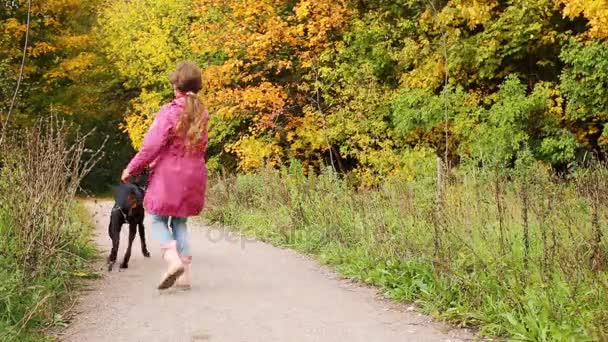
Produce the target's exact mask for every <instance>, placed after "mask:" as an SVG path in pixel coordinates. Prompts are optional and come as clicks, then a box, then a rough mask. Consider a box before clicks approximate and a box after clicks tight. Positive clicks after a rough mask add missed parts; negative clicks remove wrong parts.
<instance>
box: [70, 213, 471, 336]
mask: <svg viewBox="0 0 608 342" xmlns="http://www.w3.org/2000/svg"><path fill="white" fill-rule="evenodd" d="M110 207H111V204H110V203H107V202H105V203H98V204H93V203H92V202H91V203H90V204H89V205H88V208H89V210H90V211H91V212H92V214H93V215H94V220H95V223H96V226H97V232H96V241H97V242H98V244H99V245H100V247H101V250H102V251H103V253H104V255H105V253H106V252H107V251H108V249H109V247H110V241H109V239H108V238H107V234H106V232H107V226H108V212H109V209H110ZM190 227H191V241H192V245H193V252H194V255H193V259H194V262H193V278H194V287H193V289H192V290H191V291H189V292H182V291H177V290H170V291H169V292H166V293H159V292H158V291H157V290H156V289H155V286H156V284H157V281H158V280H159V277H160V274H161V272H162V269H163V265H162V263H161V260H160V257H159V254H158V249H157V248H155V247H156V244H155V243H154V241H150V238H148V245H149V248H150V251H151V252H152V258H151V259H144V258H143V257H142V256H141V253H140V252H139V242H138V239H136V242H135V245H134V253H133V257H132V258H131V262H130V268H129V269H128V270H126V271H122V272H118V271H114V272H113V273H111V274H107V273H106V272H104V271H102V272H104V274H105V276H104V279H103V280H100V281H95V282H94V283H93V286H94V287H93V288H92V289H90V290H91V291H88V293H87V294H85V295H84V296H83V299H82V300H81V302H80V303H79V304H78V305H77V311H76V312H77V315H76V319H75V321H74V322H73V323H72V325H71V326H70V327H69V328H68V329H67V331H66V332H65V334H64V335H63V336H62V338H61V340H62V341H74V342H76V341H77V342H86V341H145V342H155V341H172V342H173V341H178V342H181V341H183V342H191V341H227V342H233V341H247V342H254V341H260V342H271V341H281V342H283V341H284V342H292V341H293V342H295V341H306V342H308V341H340V342H341V341H362V342H372V341H462V340H465V339H466V338H467V337H469V335H467V334H466V333H465V332H463V331H450V330H449V328H446V327H445V326H444V325H441V324H438V323H433V322H431V321H430V320H429V319H428V318H427V317H424V316H422V315H419V314H417V313H415V312H409V311H408V310H407V309H406V308H401V307H399V306H396V305H393V304H390V303H387V302H386V301H383V300H380V299H378V298H377V296H376V295H375V293H374V291H373V290H371V289H368V288H364V287H360V286H357V285H354V284H352V283H350V282H348V281H345V280H340V279H339V277H337V276H336V275H335V274H333V273H332V272H330V271H328V270H327V269H325V268H323V267H320V266H319V265H318V264H317V263H316V262H314V261H312V260H310V259H309V258H307V257H304V256H300V255H298V254H296V253H294V252H291V251H288V250H282V249H279V248H275V247H273V246H270V245H267V244H264V243H260V242H251V241H241V240H240V239H238V238H233V239H229V238H227V236H226V234H225V233H221V232H220V231H219V230H213V229H209V228H206V227H204V226H203V225H201V224H198V223H191V225H190ZM125 228H126V226H125ZM146 228H147V231H149V223H148V226H147V227H146ZM125 233H126V229H124V228H123V238H122V240H121V252H120V254H119V256H120V257H121V258H122V255H123V251H124V248H125V243H124V241H126V235H125ZM148 235H150V234H149V233H148ZM233 237H234V236H233ZM100 268H101V266H100Z"/></svg>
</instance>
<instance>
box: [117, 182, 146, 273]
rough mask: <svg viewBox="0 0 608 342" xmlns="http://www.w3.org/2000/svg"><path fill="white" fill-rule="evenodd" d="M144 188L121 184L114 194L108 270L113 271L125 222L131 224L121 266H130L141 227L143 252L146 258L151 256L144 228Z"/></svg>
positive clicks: (140, 235) (140, 234) (140, 236)
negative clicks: (132, 248)
mask: <svg viewBox="0 0 608 342" xmlns="http://www.w3.org/2000/svg"><path fill="white" fill-rule="evenodd" d="M144 193H145V192H144V189H143V188H142V187H141V186H139V185H136V184H121V185H120V186H118V187H117V188H116V193H115V196H114V199H115V204H114V208H112V213H111V216H110V226H109V227H108V234H109V235H110V239H112V250H111V251H110V256H109V257H108V271H112V267H113V266H114V263H116V256H117V254H118V243H119V242H120V230H121V229H122V225H123V224H125V223H128V224H129V246H128V247H127V251H126V252H125V257H124V259H123V261H122V263H121V264H120V268H128V267H129V259H130V258H131V246H132V245H133V240H134V239H135V234H136V233H137V228H139V238H140V240H141V252H142V253H143V255H144V256H145V257H146V258H149V257H150V252H148V248H147V247H146V233H145V230H144V207H143V198H144Z"/></svg>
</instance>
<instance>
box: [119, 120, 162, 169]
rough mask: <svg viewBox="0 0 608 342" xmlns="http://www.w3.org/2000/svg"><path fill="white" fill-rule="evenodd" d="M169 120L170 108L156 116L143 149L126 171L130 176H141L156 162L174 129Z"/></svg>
mask: <svg viewBox="0 0 608 342" xmlns="http://www.w3.org/2000/svg"><path fill="white" fill-rule="evenodd" d="M169 118H170V115H169V108H167V109H164V110H161V111H160V112H159V113H158V114H157V115H156V117H155V118H154V122H153V123H152V126H151V127H150V130H149V131H148V133H146V136H145V138H144V142H143V144H142V146H141V149H140V150H139V152H137V154H136V155H135V157H133V159H132V160H131V162H130V163H129V166H127V168H126V170H125V172H126V173H127V174H128V175H129V176H136V175H139V174H140V173H141V172H142V171H143V170H144V168H145V167H146V166H148V165H150V163H152V162H153V161H155V160H156V158H157V157H158V155H159V153H160V151H161V150H162V148H163V147H164V146H165V145H166V144H167V141H168V140H169V136H170V134H171V129H172V128H173V124H172V122H171V121H170V120H169Z"/></svg>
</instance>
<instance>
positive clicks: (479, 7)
mask: <svg viewBox="0 0 608 342" xmlns="http://www.w3.org/2000/svg"><path fill="white" fill-rule="evenodd" d="M450 5H451V6H454V7H455V8H456V9H457V10H458V13H459V14H460V16H462V18H464V19H465V20H466V22H467V25H468V26H469V28H470V29H473V28H475V27H476V26H477V25H483V24H485V23H486V22H487V21H488V20H490V19H491V17H492V10H493V9H494V8H495V7H496V6H498V1H497V0H457V1H452V2H451V4H450Z"/></svg>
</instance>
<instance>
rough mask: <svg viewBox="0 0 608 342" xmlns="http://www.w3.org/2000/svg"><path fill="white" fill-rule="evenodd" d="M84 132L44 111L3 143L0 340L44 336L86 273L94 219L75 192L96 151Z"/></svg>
mask: <svg viewBox="0 0 608 342" xmlns="http://www.w3.org/2000/svg"><path fill="white" fill-rule="evenodd" d="M85 140H86V135H85V136H81V135H79V134H78V133H74V131H73V130H72V129H71V128H70V127H68V126H66V125H64V124H63V123H62V122H59V121H56V120H55V119H54V118H49V119H43V120H41V121H40V123H39V124H38V125H36V126H33V127H30V128H28V129H26V130H14V131H12V132H11V133H10V134H9V135H8V136H7V139H6V140H5V141H4V142H3V144H2V145H0V156H1V158H0V199H1V201H0V341H45V340H49V339H50V338H48V337H45V333H46V332H48V331H49V329H53V328H56V327H61V326H63V325H65V324H66V318H65V316H64V315H63V312H64V311H65V310H66V309H67V305H69V303H71V302H72V301H71V300H70V299H71V298H70V297H71V295H72V294H73V290H74V289H75V286H76V284H77V280H78V279H79V278H83V277H89V276H90V273H88V265H89V261H90V260H91V258H93V256H95V255H96V252H95V249H94V246H93V244H91V242H90V241H91V239H90V238H91V236H90V234H91V232H92V229H91V227H92V225H91V222H90V221H89V219H88V215H87V213H86V212H85V210H84V208H83V207H82V206H81V204H80V203H79V202H78V201H77V200H76V194H77V192H78V189H79V185H80V183H81V181H82V179H83V177H84V176H85V175H86V174H87V173H88V172H89V171H90V170H91V168H92V167H93V165H94V164H95V163H96V161H97V160H98V157H99V155H98V154H97V153H95V152H94V151H93V153H92V154H89V153H90V152H88V151H87V150H86V149H85Z"/></svg>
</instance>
